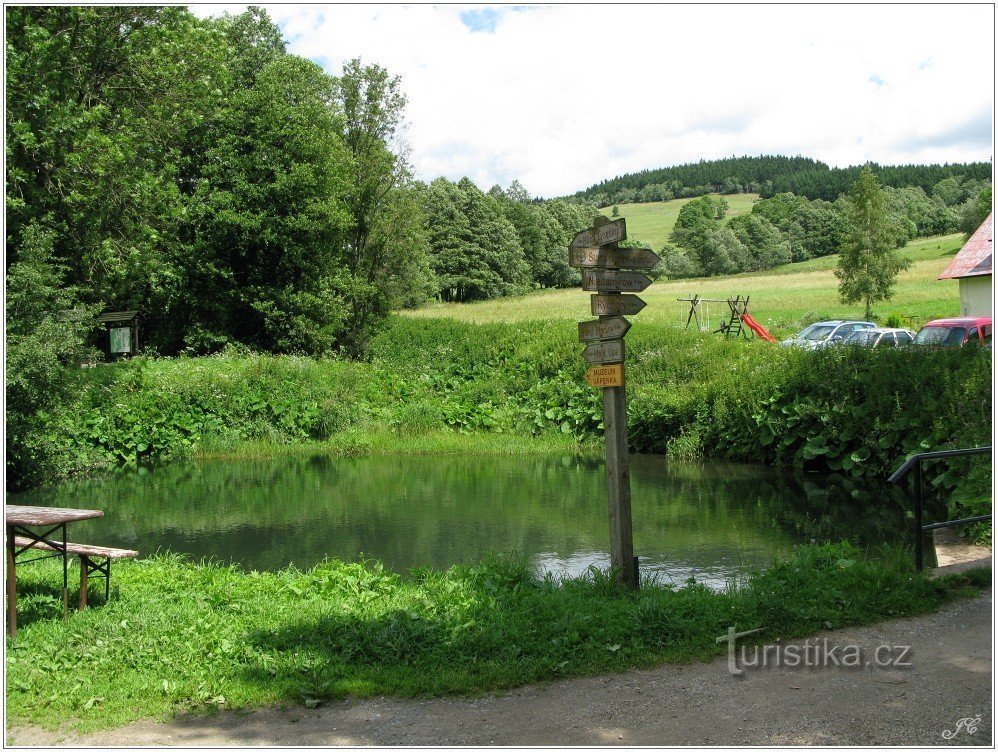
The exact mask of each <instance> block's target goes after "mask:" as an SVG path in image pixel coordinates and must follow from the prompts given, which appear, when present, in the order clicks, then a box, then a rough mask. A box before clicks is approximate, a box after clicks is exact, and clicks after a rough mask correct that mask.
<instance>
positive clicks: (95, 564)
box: [14, 536, 139, 608]
mask: <svg viewBox="0 0 998 752" xmlns="http://www.w3.org/2000/svg"><path fill="white" fill-rule="evenodd" d="M14 545H15V546H17V547H18V548H29V547H31V548H36V549H38V550H40V551H57V550H58V549H56V548H53V547H52V546H49V545H47V544H44V543H39V542H37V541H33V540H31V538H27V537H22V536H17V537H15V538H14ZM66 552H67V553H69V554H72V555H73V556H77V557H79V559H80V608H86V607H87V587H88V583H89V580H90V575H91V574H94V573H96V574H98V575H99V576H101V577H103V578H104V598H105V600H106V599H108V598H110V597H111V562H112V561H114V560H115V559H134V558H135V557H136V556H138V554H139V552H138V551H131V550H129V549H127V548H108V547H107V546H91V545H89V544H87V543H69V542H67V543H66Z"/></svg>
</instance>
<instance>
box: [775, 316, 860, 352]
mask: <svg viewBox="0 0 998 752" xmlns="http://www.w3.org/2000/svg"><path fill="white" fill-rule="evenodd" d="M876 328H877V325H876V324H874V323H873V322H872V321H840V320H838V319H836V320H835V321H819V322H817V323H815V324H811V326H808V327H805V328H804V329H801V330H800V331H799V332H797V334H796V335H795V336H793V337H791V338H790V339H785V340H783V341H782V342H781V343H780V344H781V345H783V346H784V347H807V348H809V349H811V350H814V349H817V348H819V347H827V346H828V345H831V344H838V343H839V342H841V341H842V340H844V339H845V338H846V337H848V336H849V335H850V334H852V333H853V332H858V331H863V330H865V329H876Z"/></svg>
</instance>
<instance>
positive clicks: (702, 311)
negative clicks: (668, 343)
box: [676, 295, 776, 342]
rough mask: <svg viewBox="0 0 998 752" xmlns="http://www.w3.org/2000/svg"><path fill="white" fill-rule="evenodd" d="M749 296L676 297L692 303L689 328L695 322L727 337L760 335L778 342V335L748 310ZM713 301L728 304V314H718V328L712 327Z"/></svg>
mask: <svg viewBox="0 0 998 752" xmlns="http://www.w3.org/2000/svg"><path fill="white" fill-rule="evenodd" d="M749 297H750V296H748V295H746V296H745V297H744V298H742V296H741V295H736V296H735V297H734V298H701V297H700V296H699V295H689V296H687V297H685V298H676V300H678V301H679V302H680V303H689V305H690V313H689V315H688V316H687V317H686V328H687V329H689V328H690V324H695V325H696V328H697V329H698V330H699V331H701V332H711V333H712V334H723V335H724V336H725V337H738V336H745V337H759V338H760V339H763V340H765V341H766V342H776V337H774V336H773V335H772V334H770V333H769V332H768V331H767V330H766V329H765V327H763V326H762V324H760V323H759V322H758V321H756V320H755V319H754V318H752V315H751V314H750V313H749V310H748V309H749ZM711 303H713V304H715V305H718V304H725V305H726V306H727V312H726V315H725V313H723V312H722V313H719V314H718V318H717V319H716V321H717V324H718V326H717V329H711V314H710V304H711ZM722 311H723V309H722Z"/></svg>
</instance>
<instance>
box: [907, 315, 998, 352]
mask: <svg viewBox="0 0 998 752" xmlns="http://www.w3.org/2000/svg"><path fill="white" fill-rule="evenodd" d="M968 342H974V343H976V344H978V345H990V344H991V318H990V317H989V316H977V317H966V318H955V319H936V320H935V321H930V322H929V323H928V324H926V325H925V326H923V327H922V328H921V329H919V330H918V334H916V335H915V344H916V345H941V346H943V347H961V346H962V345H965V344H967V343H968Z"/></svg>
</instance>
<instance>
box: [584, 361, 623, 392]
mask: <svg viewBox="0 0 998 752" xmlns="http://www.w3.org/2000/svg"><path fill="white" fill-rule="evenodd" d="M586 383H587V384H589V386H597V387H604V388H605V387H609V386H623V385H624V364H623V363H613V364H611V365H608V366H593V367H592V368H590V369H589V370H588V371H586Z"/></svg>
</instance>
